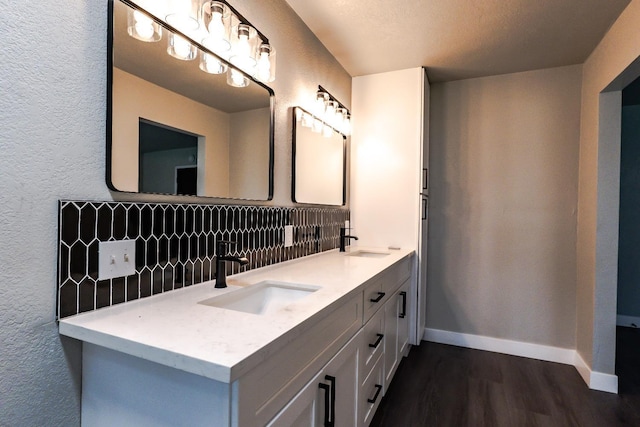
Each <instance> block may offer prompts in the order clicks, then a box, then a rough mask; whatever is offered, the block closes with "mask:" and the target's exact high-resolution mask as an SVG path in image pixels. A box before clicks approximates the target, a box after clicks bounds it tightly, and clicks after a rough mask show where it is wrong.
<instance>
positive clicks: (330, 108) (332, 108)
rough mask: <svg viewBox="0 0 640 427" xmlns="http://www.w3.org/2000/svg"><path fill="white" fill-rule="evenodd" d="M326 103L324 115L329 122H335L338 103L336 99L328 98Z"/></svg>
mask: <svg viewBox="0 0 640 427" xmlns="http://www.w3.org/2000/svg"><path fill="white" fill-rule="evenodd" d="M325 105H326V107H325V113H324V117H325V119H324V120H325V122H327V123H331V124H333V121H334V118H335V114H336V105H337V103H336V102H335V101H332V100H328V101H326V102H325Z"/></svg>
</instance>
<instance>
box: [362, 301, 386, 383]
mask: <svg viewBox="0 0 640 427" xmlns="http://www.w3.org/2000/svg"><path fill="white" fill-rule="evenodd" d="M384 332H385V331H384V310H380V311H378V312H377V313H376V314H375V315H374V316H373V317H372V318H371V320H369V321H368V322H367V324H366V325H365V326H364V328H362V337H361V340H360V355H361V356H360V357H361V359H360V361H361V364H360V378H361V379H362V380H364V378H366V377H367V375H369V372H370V371H371V367H372V366H373V365H374V363H375V362H376V360H378V358H379V357H380V355H381V354H382V353H383V352H384V346H385V337H384Z"/></svg>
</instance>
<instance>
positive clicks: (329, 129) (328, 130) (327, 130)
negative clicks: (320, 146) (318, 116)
mask: <svg viewBox="0 0 640 427" xmlns="http://www.w3.org/2000/svg"><path fill="white" fill-rule="evenodd" d="M331 135H333V128H332V127H331V126H329V125H324V127H323V128H322V136H324V137H325V138H331Z"/></svg>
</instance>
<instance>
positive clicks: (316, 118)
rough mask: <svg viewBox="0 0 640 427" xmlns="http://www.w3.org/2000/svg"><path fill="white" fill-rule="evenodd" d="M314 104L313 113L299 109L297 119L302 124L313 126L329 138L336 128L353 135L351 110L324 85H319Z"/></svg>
mask: <svg viewBox="0 0 640 427" xmlns="http://www.w3.org/2000/svg"><path fill="white" fill-rule="evenodd" d="M313 105H314V106H313V113H308V112H306V111H303V110H302V109H299V111H300V114H299V115H298V116H297V119H298V121H300V122H301V124H302V126H304V127H308V128H311V130H312V131H313V132H316V133H320V132H322V134H323V135H324V136H326V137H327V138H329V137H331V134H332V132H333V131H334V130H335V131H336V132H338V133H341V134H342V135H344V136H350V135H351V115H350V113H349V110H348V109H347V107H345V106H344V105H342V104H341V103H340V101H338V100H337V99H336V98H334V97H333V96H332V95H331V94H330V93H329V92H327V91H326V90H325V89H324V88H323V87H322V86H318V91H317V92H316V99H315V101H314V104H313Z"/></svg>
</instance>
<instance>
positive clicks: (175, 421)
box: [60, 248, 414, 427]
mask: <svg viewBox="0 0 640 427" xmlns="http://www.w3.org/2000/svg"><path fill="white" fill-rule="evenodd" d="M413 269H414V255H413V251H408V250H392V251H379V250H365V249H362V248H353V249H352V252H346V253H340V252H338V251H337V250H334V251H329V252H325V253H322V254H317V255H312V256H308V257H305V258H300V259H297V260H293V261H288V262H284V263H280V264H277V265H272V266H269V267H265V268H261V269H256V270H252V271H249V272H246V273H241V274H237V275H234V276H230V277H229V278H228V280H227V283H228V285H229V287H228V288H225V289H216V288H214V282H206V283H202V284H198V285H193V286H190V287H188V288H184V289H180V290H175V291H171V292H168V293H165V294H160V295H157V296H153V297H149V298H144V299H141V300H136V301H133V302H128V303H126V304H120V305H116V306H112V307H108V308H105V309H101V310H97V311H93V312H89V313H86V314H80V315H77V316H72V317H69V318H65V319H63V320H61V321H60V333H61V334H62V335H66V336H70V337H73V338H76V339H79V340H82V341H83V367H82V376H83V379H82V424H83V425H84V426H103V425H104V426H106V425H109V426H111V425H135V426H147V425H148V426H159V425H167V426H175V425H190V426H241V427H244V426H264V425H270V426H292V425H296V426H320V425H334V426H366V425H368V424H369V423H370V421H371V418H372V417H373V414H374V413H375V410H376V408H377V406H378V404H379V402H380V399H381V398H382V396H383V395H384V393H385V391H386V389H387V387H388V385H389V383H390V381H391V379H392V378H393V375H394V373H395V370H396V368H397V366H398V364H399V362H400V360H401V358H402V356H403V355H406V353H407V351H408V348H409V344H408V340H409V324H408V319H409V316H408V315H406V314H407V312H408V311H409V310H410V305H411V304H412V301H411V297H410V295H409V287H410V282H411V280H412V279H411V278H412V276H413V274H412V273H413Z"/></svg>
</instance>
